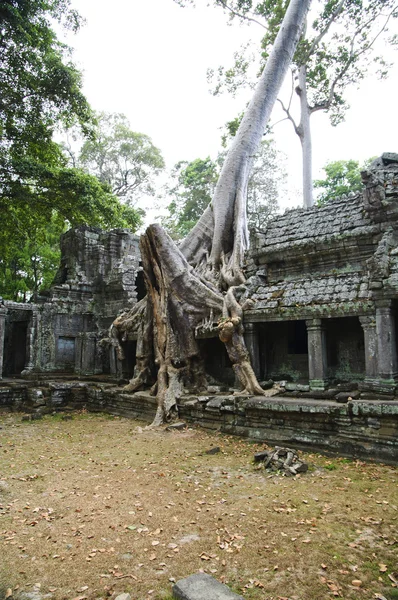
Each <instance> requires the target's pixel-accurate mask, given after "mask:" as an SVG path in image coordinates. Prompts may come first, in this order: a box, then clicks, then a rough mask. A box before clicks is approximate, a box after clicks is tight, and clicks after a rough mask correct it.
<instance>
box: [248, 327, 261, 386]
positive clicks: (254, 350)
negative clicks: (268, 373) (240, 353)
mask: <svg viewBox="0 0 398 600" xmlns="http://www.w3.org/2000/svg"><path fill="white" fill-rule="evenodd" d="M244 327H245V335H244V337H245V344H246V348H247V350H248V352H249V354H250V360H251V363H252V367H253V371H254V374H255V375H256V377H257V378H258V377H260V373H261V367H260V348H259V342H258V329H257V325H256V324H255V323H245V325H244Z"/></svg>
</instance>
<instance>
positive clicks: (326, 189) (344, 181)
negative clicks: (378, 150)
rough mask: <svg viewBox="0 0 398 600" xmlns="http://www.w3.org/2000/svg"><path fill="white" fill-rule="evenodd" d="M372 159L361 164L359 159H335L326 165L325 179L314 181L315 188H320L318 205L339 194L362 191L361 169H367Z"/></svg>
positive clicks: (324, 168)
mask: <svg viewBox="0 0 398 600" xmlns="http://www.w3.org/2000/svg"><path fill="white" fill-rule="evenodd" d="M372 160H373V159H372V158H370V159H369V160H367V161H365V163H364V164H363V165H361V166H360V165H359V162H358V161H357V160H335V161H332V162H329V163H328V164H327V165H325V166H324V167H323V170H324V171H325V173H326V177H325V179H317V180H316V181H314V188H315V189H318V190H320V193H319V194H318V198H317V203H318V206H322V205H323V204H325V202H328V201H329V200H331V199H332V198H336V197H337V196H342V195H343V194H349V193H350V192H360V191H362V189H363V184H362V179H361V171H363V170H364V169H366V168H367V167H368V166H369V164H370V162H371V161H372Z"/></svg>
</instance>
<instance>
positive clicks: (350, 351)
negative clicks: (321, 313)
mask: <svg viewBox="0 0 398 600" xmlns="http://www.w3.org/2000/svg"><path fill="white" fill-rule="evenodd" d="M323 323H324V328H325V335H326V351H327V378H328V380H329V381H330V383H340V382H352V381H362V380H363V379H364V377H365V344H364V335H363V329H362V326H361V323H360V322H359V318H358V317H342V318H333V319H325V320H324V321H323Z"/></svg>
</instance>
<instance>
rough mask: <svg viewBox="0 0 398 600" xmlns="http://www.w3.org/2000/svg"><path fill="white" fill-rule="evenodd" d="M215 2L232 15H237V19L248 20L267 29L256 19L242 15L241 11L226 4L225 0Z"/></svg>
mask: <svg viewBox="0 0 398 600" xmlns="http://www.w3.org/2000/svg"><path fill="white" fill-rule="evenodd" d="M217 4H220V5H221V6H223V7H224V8H225V9H226V10H228V11H229V12H230V13H231V14H232V15H234V16H235V17H239V19H243V20H244V21H250V22H251V23H256V24H257V25H260V27H262V28H263V29H267V27H266V26H265V25H264V24H263V23H261V22H260V21H257V19H254V18H253V17H248V16H247V15H243V14H242V13H239V12H237V11H236V10H234V9H233V8H232V7H231V6H228V4H227V3H226V2H225V0H217Z"/></svg>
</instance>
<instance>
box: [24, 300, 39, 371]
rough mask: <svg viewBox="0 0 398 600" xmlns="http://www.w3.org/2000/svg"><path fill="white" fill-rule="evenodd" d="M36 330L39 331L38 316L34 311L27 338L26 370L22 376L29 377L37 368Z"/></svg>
mask: <svg viewBox="0 0 398 600" xmlns="http://www.w3.org/2000/svg"><path fill="white" fill-rule="evenodd" d="M36 329H37V314H36V312H35V311H32V314H31V317H30V320H29V324H28V332H27V336H26V360H25V366H24V370H23V371H22V373H21V375H28V374H29V373H31V372H32V371H33V370H34V366H35V358H36V357H35V342H36Z"/></svg>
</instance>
